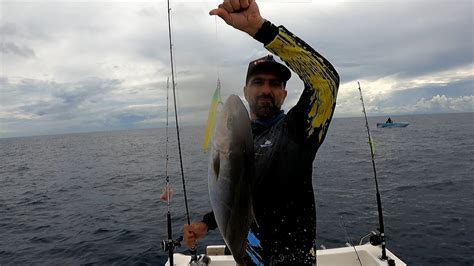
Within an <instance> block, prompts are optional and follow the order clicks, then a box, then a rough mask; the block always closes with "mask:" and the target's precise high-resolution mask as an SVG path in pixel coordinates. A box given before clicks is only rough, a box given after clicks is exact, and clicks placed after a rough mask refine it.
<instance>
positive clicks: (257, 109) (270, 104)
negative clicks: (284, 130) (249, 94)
mask: <svg viewBox="0 0 474 266" xmlns="http://www.w3.org/2000/svg"><path fill="white" fill-rule="evenodd" d="M260 99H266V100H267V101H260V102H259V100H260ZM249 106H250V110H251V111H252V112H253V113H254V114H255V116H256V117H257V118H258V119H259V120H267V119H270V118H273V117H274V116H275V115H276V114H278V113H279V112H280V109H281V107H280V106H278V105H277V104H276V103H275V99H274V98H273V97H271V96H268V95H260V96H257V97H256V98H255V101H253V102H249Z"/></svg>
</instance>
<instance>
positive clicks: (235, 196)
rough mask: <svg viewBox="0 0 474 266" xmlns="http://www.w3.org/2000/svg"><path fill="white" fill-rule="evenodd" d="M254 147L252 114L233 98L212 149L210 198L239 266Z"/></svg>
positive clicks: (249, 207)
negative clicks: (250, 116)
mask: <svg viewBox="0 0 474 266" xmlns="http://www.w3.org/2000/svg"><path fill="white" fill-rule="evenodd" d="M254 159H255V157H254V144H253V135H252V128H251V123H250V118H249V114H248V112H247V109H246V108H245V105H244V104H243V103H242V100H241V99H240V97H239V96H236V95H230V96H229V98H228V99H227V100H226V102H225V104H224V107H223V108H222V110H221V112H220V113H219V115H218V117H217V120H216V124H215V128H214V134H213V139H212V145H211V148H210V155H209V165H208V186H209V197H210V202H211V206H212V210H213V211H214V216H215V219H216V222H217V226H218V228H219V231H220V232H221V235H222V237H223V238H224V241H225V243H226V244H227V247H228V248H229V250H230V252H231V253H232V256H233V257H234V260H235V261H236V262H237V264H244V260H243V258H244V257H245V253H246V248H247V235H248V232H249V229H250V224H251V223H252V222H253V221H255V215H254V214H253V205H252V188H253V185H254V183H255V180H254V173H255V170H254V167H255V164H254Z"/></svg>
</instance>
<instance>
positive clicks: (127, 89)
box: [0, 0, 474, 137]
mask: <svg viewBox="0 0 474 266" xmlns="http://www.w3.org/2000/svg"><path fill="white" fill-rule="evenodd" d="M298 2H300V3H295V1H272V0H269V1H264V2H261V3H260V10H261V12H262V15H263V16H264V17H265V18H267V19H269V20H271V21H272V22H274V23H275V24H277V25H280V24H281V25H285V27H286V28H288V29H289V30H290V31H292V32H294V33H295V34H297V35H298V36H300V37H301V38H302V39H304V40H305V41H306V42H307V43H309V44H311V46H312V47H314V48H315V49H316V50H317V51H318V52H320V53H321V54H323V55H324V56H325V57H327V58H328V59H329V60H330V61H331V62H332V63H333V65H334V66H335V67H336V69H337V70H338V72H339V74H340V77H341V87H340V90H339V95H338V101H337V108H336V113H335V115H336V116H353V115H357V116H358V115H360V109H361V107H360V101H359V96H358V91H357V83H356V81H361V84H362V88H363V92H364V97H365V99H366V105H367V108H368V110H370V111H371V112H374V113H375V112H377V113H381V112H390V114H391V113H392V112H397V113H400V112H402V113H406V112H412V113H417V112H419V111H420V112H429V110H433V112H438V111H439V110H445V111H446V112H451V111H452V110H460V111H463V110H470V109H469V108H468V106H469V104H471V102H469V100H465V99H464V98H463V97H471V96H472V88H473V81H474V77H473V73H474V72H473V69H474V63H473V61H474V50H473V48H472V47H474V38H473V33H472V19H473V15H472V1H470V0H460V1H451V2H449V1H440V0H433V1H427V0H426V1H425V0H421V1H397V0H390V1H388V0H387V1H384V2H383V3H378V2H374V1H368V2H367V1H365V2H364V1H363V2H360V1H298ZM301 2H303V3H301ZM218 3H219V1H196V2H189V1H185V0H183V1H181V0H177V1H172V6H171V9H172V22H173V25H172V26H173V27H172V28H173V48H174V66H175V70H176V72H175V74H176V83H177V100H178V105H179V107H180V108H179V109H180V120H181V121H182V123H183V124H204V123H205V119H206V117H207V107H208V105H209V102H210V99H211V96H212V93H213V91H214V89H215V87H216V80H217V78H218V77H219V78H220V80H221V83H222V95H223V98H224V99H225V98H226V97H227V96H228V95H230V94H237V95H240V96H242V87H243V85H244V82H243V79H244V77H245V73H246V68H247V64H248V62H249V61H251V60H252V59H254V58H258V57H261V56H263V55H265V54H267V53H268V52H267V51H266V50H265V49H264V48H263V47H262V45H261V44H260V43H258V42H256V41H255V40H253V39H252V38H250V37H249V36H248V35H247V34H245V33H242V32H239V31H236V30H234V29H232V28H230V27H229V26H228V25H226V24H225V23H223V22H222V21H220V19H215V18H214V17H211V16H209V15H208V11H209V10H210V9H211V8H213V7H215V6H216V5H217V4H218ZM2 8H3V10H4V12H2V20H1V21H0V35H1V37H2V42H1V44H0V55H1V56H2V58H1V60H2V61H1V62H0V86H1V88H0V96H1V97H0V132H9V133H8V134H7V133H0V137H1V136H14V135H31V134H37V133H40V132H42V133H58V132H74V131H87V130H110V129H120V128H140V127H154V126H161V125H163V124H164V121H165V114H166V109H165V108H166V80H167V78H168V77H169V76H170V74H171V71H170V54H169V43H168V27H167V26H168V25H167V6H166V1H158V2H157V1H140V2H117V1H115V0H105V1H100V2H97V1H89V0H85V1H80V2H77V1H72V0H67V1H66V0H55V1H44V0H32V1H28V2H27V1H7V2H2ZM282 10H285V12H282ZM295 18H298V19H295ZM287 88H288V97H287V101H286V102H285V104H284V106H283V107H284V109H285V110H288V109H290V108H291V107H292V106H293V105H294V104H295V103H296V102H297V100H298V98H299V96H300V94H301V91H302V88H303V84H302V82H301V81H300V80H299V79H298V78H297V77H296V75H293V78H292V79H291V80H290V81H289V83H288V87H287ZM438 95H439V99H438V98H436V96H438ZM170 96H171V94H170ZM443 97H445V98H446V99H444V98H443ZM433 99H435V100H433ZM436 100H437V101H438V102H436ZM443 101H444V102H443ZM430 104H431V105H430ZM436 104H437V105H436ZM463 105H466V106H467V107H466V106H464V107H462V106H463ZM436 106H437V107H436ZM416 108H418V109H419V110H418V109H416ZM437 108H438V109H437ZM2 134H3V135H2Z"/></svg>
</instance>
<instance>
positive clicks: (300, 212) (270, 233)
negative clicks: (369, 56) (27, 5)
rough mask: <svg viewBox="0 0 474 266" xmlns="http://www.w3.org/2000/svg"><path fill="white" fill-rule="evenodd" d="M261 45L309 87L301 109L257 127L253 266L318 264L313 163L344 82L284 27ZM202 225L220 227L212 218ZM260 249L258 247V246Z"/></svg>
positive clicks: (271, 30)
mask: <svg viewBox="0 0 474 266" xmlns="http://www.w3.org/2000/svg"><path fill="white" fill-rule="evenodd" d="M255 38H256V39H257V40H259V41H261V42H263V43H264V44H265V47H266V48H267V49H268V50H270V51H271V52H273V53H274V54H276V55H278V56H280V58H281V59H282V60H283V61H284V62H285V63H286V64H287V65H288V66H289V67H290V68H291V69H292V70H293V71H294V72H296V73H297V74H298V76H299V77H300V78H301V79H302V80H303V82H304V85H305V87H304V90H303V92H302V95H301V97H300V99H299V101H298V103H297V104H296V105H295V106H294V107H293V108H291V110H290V111H288V113H287V114H286V115H285V114H284V113H283V112H281V113H279V114H278V115H276V116H275V117H274V118H272V119H271V120H270V121H259V120H257V121H254V122H252V133H253V139H254V148H255V178H256V185H255V190H254V191H255V192H254V195H253V204H254V206H253V207H254V212H255V218H256V223H252V224H251V228H250V230H251V232H250V234H249V239H250V235H252V237H251V238H252V240H254V241H252V240H248V241H249V245H248V246H249V248H248V249H247V250H248V252H247V254H250V253H249V252H250V251H249V249H250V250H251V253H252V254H254V255H255V254H256V256H249V258H248V262H249V264H252V263H253V264H259V262H261V263H264V264H265V265H270V264H271V265H278V264H282V265H283V264H284V265H289V264H290V265H291V264H292V265H304V264H314V263H315V262H316V247H315V241H316V208H315V200H314V192H313V184H312V169H313V160H314V158H315V156H316V152H317V150H318V148H319V147H320V145H321V143H322V142H323V140H324V138H325V135H326V132H327V129H328V127H329V123H330V121H331V118H332V115H333V113H334V108H335V105H336V96H337V89H338V86H339V76H338V74H337V72H336V71H335V69H334V68H333V66H332V65H331V64H330V63H329V62H328V61H327V60H326V59H325V58H323V57H322V56H321V55H319V54H318V53H317V52H316V51H314V50H313V49H312V48H311V47H310V46H309V45H307V44H306V43H305V42H304V41H302V40H301V39H299V38H298V37H296V36H294V35H293V34H291V33H290V32H289V31H288V30H286V29H285V28H284V27H282V26H280V27H276V26H274V25H272V24H271V23H269V22H266V23H264V25H263V26H262V28H261V29H260V31H259V32H258V33H257V35H256V37H255ZM203 221H204V222H205V223H206V224H208V226H209V229H215V228H216V227H217V225H216V222H215V219H214V217H213V214H212V212H211V213H208V214H206V215H205V217H204V219H203ZM256 243H257V244H256Z"/></svg>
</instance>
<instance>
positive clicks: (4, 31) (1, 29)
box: [0, 22, 19, 36]
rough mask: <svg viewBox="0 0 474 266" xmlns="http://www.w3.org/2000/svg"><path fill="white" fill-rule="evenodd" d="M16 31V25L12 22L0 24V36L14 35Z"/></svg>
mask: <svg viewBox="0 0 474 266" xmlns="http://www.w3.org/2000/svg"><path fill="white" fill-rule="evenodd" d="M18 31H19V29H18V26H16V25H15V24H13V23H8V22H7V23H4V24H1V25H0V36H10V35H16V34H17V33H18Z"/></svg>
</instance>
